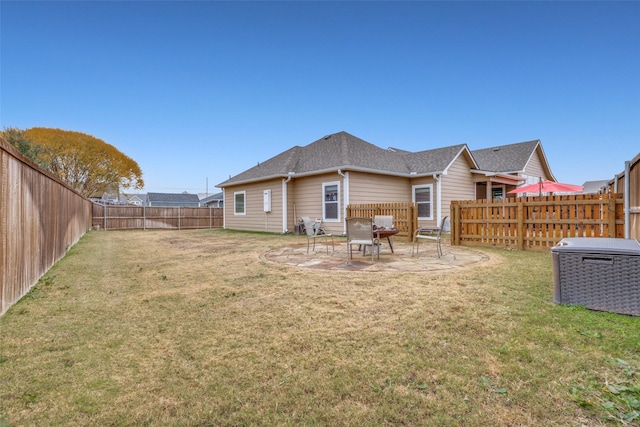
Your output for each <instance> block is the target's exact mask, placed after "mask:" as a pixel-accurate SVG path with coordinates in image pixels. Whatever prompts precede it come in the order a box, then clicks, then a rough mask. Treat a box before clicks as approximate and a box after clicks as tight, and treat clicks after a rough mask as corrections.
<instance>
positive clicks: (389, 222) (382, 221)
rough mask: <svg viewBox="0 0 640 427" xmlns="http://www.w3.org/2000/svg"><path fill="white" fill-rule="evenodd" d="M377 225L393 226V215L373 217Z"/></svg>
mask: <svg viewBox="0 0 640 427" xmlns="http://www.w3.org/2000/svg"><path fill="white" fill-rule="evenodd" d="M373 223H374V224H375V225H376V227H378V228H380V227H384V228H393V215H376V216H375V217H373Z"/></svg>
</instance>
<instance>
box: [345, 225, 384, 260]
mask: <svg viewBox="0 0 640 427" xmlns="http://www.w3.org/2000/svg"><path fill="white" fill-rule="evenodd" d="M353 245H358V247H359V248H360V247H364V253H365V254H366V251H367V246H371V261H372V262H373V255H374V253H375V252H376V249H377V250H378V259H380V239H378V238H377V237H376V236H375V234H374V232H373V221H372V220H371V218H358V217H351V218H347V253H348V254H349V259H353Z"/></svg>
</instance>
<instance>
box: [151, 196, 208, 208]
mask: <svg viewBox="0 0 640 427" xmlns="http://www.w3.org/2000/svg"><path fill="white" fill-rule="evenodd" d="M146 206H163V207H171V206H182V207H189V208H197V207H200V199H199V198H198V195H197V194H189V193H148V194H147V203H146Z"/></svg>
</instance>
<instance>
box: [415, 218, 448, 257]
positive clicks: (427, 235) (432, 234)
mask: <svg viewBox="0 0 640 427" xmlns="http://www.w3.org/2000/svg"><path fill="white" fill-rule="evenodd" d="M447 218H448V217H446V216H445V217H444V218H442V223H441V224H440V227H421V228H418V229H417V230H416V234H415V235H414V236H413V246H412V247H411V255H414V254H415V255H416V256H417V255H418V251H420V240H433V241H435V242H436V252H437V254H438V258H440V257H441V256H442V244H441V243H440V241H441V239H442V230H443V229H444V226H445V221H446V220H447Z"/></svg>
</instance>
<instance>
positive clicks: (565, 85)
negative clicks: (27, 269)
mask: <svg viewBox="0 0 640 427" xmlns="http://www.w3.org/2000/svg"><path fill="white" fill-rule="evenodd" d="M0 13H1V30H0V31H1V34H0V36H1V44H0V47H1V49H2V50H1V52H0V54H1V68H0V73H1V74H0V79H1V88H0V89H1V95H0V108H1V109H0V126H1V127H2V128H4V127H9V126H13V127H19V128H22V129H26V128H30V127H35V126H44V127H54V128H61V129H66V130H74V131H79V132H84V133H88V134H91V135H93V136H95V137H97V138H100V139H102V140H104V141H106V142H108V143H110V144H112V145H114V146H116V147H117V148H118V149H119V150H120V151H122V152H124V153H125V154H127V155H128V156H130V157H131V158H133V159H134V160H136V161H137V162H138V164H139V165H140V167H141V168H142V170H143V173H144V180H145V183H146V187H145V191H154V192H181V191H189V192H192V193H196V192H205V190H206V189H207V182H208V190H209V193H215V192H217V191H219V190H218V189H216V188H215V187H214V186H215V185H216V184H219V183H220V182H222V181H224V180H225V179H227V178H228V177H229V175H236V174H238V173H240V172H242V171H244V170H246V169H248V168H250V167H252V166H254V165H255V164H256V163H257V162H262V161H265V160H267V159H268V158H270V157H273V156H275V155H277V154H279V153H281V152H282V151H284V150H286V149H288V148H290V147H292V146H294V145H307V144H309V143H311V142H313V141H315V140H317V139H319V138H321V137H323V136H324V135H326V134H330V133H334V132H339V131H346V132H349V133H351V134H353V135H355V136H357V137H360V138H362V139H364V140H366V141H368V142H371V143H373V144H375V145H378V146H380V147H383V148H386V147H389V146H393V147H398V148H402V149H405V150H411V151H420V150H426V149H431V148H438V147H444V146H449V145H454V144H460V143H466V144H468V145H469V147H470V148H471V149H472V150H474V149H480V148H486V147H491V146H495V145H503V144H510V143H514V142H521V141H528V140H532V139H540V140H541V141H542V144H543V147H544V150H545V153H546V155H547V158H548V160H549V163H550V165H551V168H552V171H553V172H554V174H555V177H556V178H557V179H558V180H559V181H561V182H568V183H573V184H582V183H583V182H584V181H590V180H598V179H610V178H612V177H613V175H614V174H616V173H618V172H621V171H622V170H623V169H624V162H625V160H630V159H631V158H633V157H634V156H635V155H636V154H638V153H639V152H640V2H635V1H634V2H609V1H607V2H415V1H412V2H365V1H357V2H333V1H331V2H307V1H298V2H207V1H198V2H196V1H193V2H164V1H162V2H160V1H158V2H153V1H138V2H127V1H114V2H95V1H86V2H84V1H64V2H56V1H45V2H25V1H17V2H13V1H5V0H3V1H2V2H1V3H0Z"/></svg>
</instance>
